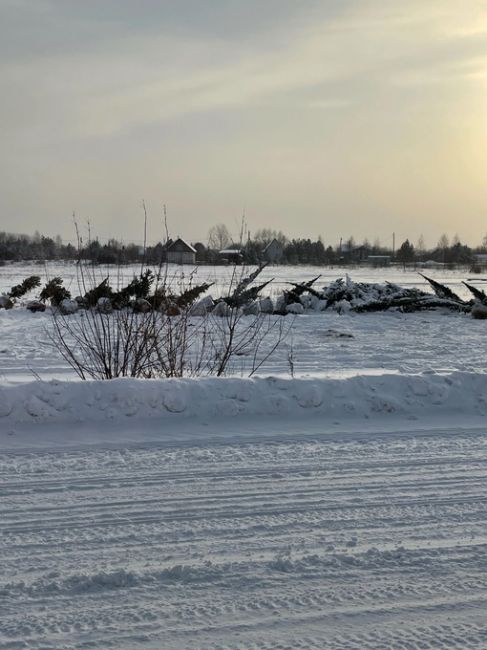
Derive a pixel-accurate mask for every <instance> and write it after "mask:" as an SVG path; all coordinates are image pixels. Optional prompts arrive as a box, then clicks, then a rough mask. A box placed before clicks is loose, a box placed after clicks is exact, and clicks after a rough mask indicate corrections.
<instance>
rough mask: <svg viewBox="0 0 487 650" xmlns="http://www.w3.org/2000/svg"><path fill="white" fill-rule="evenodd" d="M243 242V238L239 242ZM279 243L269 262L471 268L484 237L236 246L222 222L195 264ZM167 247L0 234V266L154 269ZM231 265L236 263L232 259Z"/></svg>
mask: <svg viewBox="0 0 487 650" xmlns="http://www.w3.org/2000/svg"><path fill="white" fill-rule="evenodd" d="M240 239H241V238H240ZM273 241H275V242H277V249H278V252H277V254H276V253H275V251H274V253H275V258H274V259H272V260H271V261H273V262H277V263H280V264H316V265H335V264H336V265H338V264H340V265H341V264H358V263H361V262H365V261H367V260H369V261H370V259H369V258H374V257H376V258H381V257H383V258H389V259H390V261H394V262H398V263H401V264H405V265H406V264H414V263H421V262H426V261H434V262H437V263H441V264H447V265H455V264H463V265H474V264H475V263H476V262H477V261H478V258H477V257H476V255H478V254H479V253H483V254H487V235H486V237H484V240H483V241H482V243H481V244H480V245H479V246H477V247H473V248H472V247H469V246H467V245H466V244H463V243H462V242H461V241H460V240H459V239H458V237H455V238H454V239H453V240H452V241H451V242H450V241H449V240H448V238H447V237H446V235H442V236H441V237H440V239H439V241H438V243H437V245H436V246H435V247H433V248H429V249H428V248H426V246H425V245H424V242H423V240H422V237H420V239H419V241H418V243H417V244H416V246H415V245H413V244H412V243H411V242H410V241H409V240H408V239H406V240H405V241H403V242H402V243H400V244H399V245H398V247H397V248H396V249H393V247H392V246H383V245H381V243H380V242H379V241H378V240H376V241H375V242H374V243H373V244H370V243H369V242H368V241H367V240H365V241H364V242H362V243H356V242H355V240H354V239H353V237H350V238H348V239H347V240H345V241H341V242H340V244H338V245H334V246H332V245H330V244H325V243H324V242H323V241H322V239H321V238H318V239H317V240H312V239H310V238H295V239H288V238H287V237H286V236H285V235H284V234H283V233H282V232H281V231H275V230H270V229H261V230H258V231H256V233H255V235H254V236H253V237H251V236H250V234H247V237H246V239H245V242H244V243H237V244H236V243H234V242H233V241H232V238H231V237H230V234H229V233H228V231H227V229H226V227H225V226H223V225H222V224H220V225H219V226H215V227H213V228H212V229H211V230H210V232H209V237H208V243H207V244H206V245H205V244H203V243H202V242H196V243H193V244H192V245H193V246H194V248H195V250H196V262H197V263H200V264H219V263H225V262H228V258H227V257H225V256H224V255H223V256H222V254H221V251H222V250H225V249H232V250H234V251H235V252H236V253H238V261H240V262H242V263H244V264H257V263H259V262H261V261H264V260H265V259H266V248H267V246H268V245H269V244H270V243H271V242H273ZM166 248H167V244H165V243H163V242H159V243H157V244H156V245H151V246H146V247H145V248H144V247H143V246H140V245H137V244H122V243H121V242H119V241H117V240H116V239H109V240H108V241H107V242H106V243H101V242H100V241H99V240H98V239H93V240H91V241H89V242H87V243H84V244H81V245H79V246H74V245H73V244H71V243H63V241H62V239H61V237H59V236H56V237H54V238H52V237H46V236H44V235H41V234H39V233H35V234H34V235H33V236H30V235H18V234H11V233H6V232H0V263H2V262H5V261H23V260H32V261H52V260H78V259H80V258H81V259H83V260H86V261H90V262H93V263H95V264H129V263H140V262H145V263H147V264H154V265H157V264H159V263H161V262H164V261H165V260H166ZM233 261H235V260H233Z"/></svg>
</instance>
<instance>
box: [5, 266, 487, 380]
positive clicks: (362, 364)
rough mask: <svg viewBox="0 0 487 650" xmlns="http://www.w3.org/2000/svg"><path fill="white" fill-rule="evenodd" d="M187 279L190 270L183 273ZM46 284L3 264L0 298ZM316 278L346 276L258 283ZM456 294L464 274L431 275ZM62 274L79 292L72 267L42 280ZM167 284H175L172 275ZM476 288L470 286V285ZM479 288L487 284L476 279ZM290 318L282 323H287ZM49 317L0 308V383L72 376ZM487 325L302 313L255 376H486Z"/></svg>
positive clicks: (223, 278)
mask: <svg viewBox="0 0 487 650" xmlns="http://www.w3.org/2000/svg"><path fill="white" fill-rule="evenodd" d="M184 268H185V271H186V273H187V274H188V273H189V272H190V270H191V269H189V267H188V269H186V267H184ZM138 271H140V267H130V268H127V269H125V271H124V273H125V275H124V281H127V280H130V278H131V274H132V273H133V272H138ZM108 272H111V273H112V275H113V274H114V273H115V271H114V270H113V269H103V268H102V269H98V270H97V273H99V275H98V279H102V278H103V277H106V275H107V274H108ZM36 273H37V274H40V275H43V273H44V276H43V277H44V278H45V277H46V274H45V269H44V267H43V266H39V265H6V266H4V267H0V292H1V291H2V290H5V289H7V288H9V287H11V286H13V285H14V284H17V283H19V282H20V281H21V280H22V279H23V278H25V277H27V276H28V275H30V274H36ZM320 273H321V274H322V278H320V280H319V281H318V282H317V286H323V285H325V284H327V283H329V282H332V281H333V280H335V279H336V278H337V277H341V276H344V275H345V273H346V270H345V269H337V268H334V269H330V268H316V267H272V268H270V267H268V268H267V269H265V270H264V272H263V274H262V276H263V277H262V281H265V280H266V279H270V278H272V277H275V278H276V279H275V281H274V282H273V283H272V284H271V285H270V286H269V290H270V291H271V292H274V293H277V292H278V291H279V290H280V289H282V288H283V287H286V286H287V285H286V284H285V283H286V282H287V281H291V280H293V281H299V280H302V281H306V280H308V279H310V278H312V277H315V276H317V275H319V274H320ZM356 273H357V275H355V274H354V275H353V276H352V277H353V279H355V280H361V281H371V282H384V281H386V280H388V281H391V282H396V283H398V284H400V285H402V286H417V287H421V288H423V289H424V288H426V285H425V281H424V280H423V279H422V278H421V277H420V276H419V275H418V274H417V273H415V272H412V271H406V272H404V271H401V270H400V269H357V271H356ZM430 274H431V275H432V276H433V277H435V278H436V279H438V280H440V281H443V282H445V283H447V284H448V286H450V287H451V288H453V289H454V290H455V291H456V292H457V293H459V294H460V295H462V296H464V297H468V296H467V294H468V292H467V291H466V289H465V287H463V289H462V286H463V285H462V284H461V281H462V280H465V279H467V277H468V274H465V272H460V271H456V272H453V271H441V272H440V273H436V272H430ZM54 275H60V276H61V277H63V278H65V284H66V286H68V287H70V288H71V291H72V292H73V293H76V292H77V291H78V286H77V280H76V268H75V265H73V264H58V265H50V267H49V269H48V277H53V276H54ZM230 275H231V270H230V269H229V268H228V267H221V266H220V267H200V268H198V269H197V278H198V282H199V281H202V282H203V281H206V280H209V281H215V282H216V287H215V288H213V287H212V289H211V290H210V291H211V292H213V294H214V295H215V294H217V293H218V292H219V291H221V290H222V289H223V287H224V286H226V283H228V281H229V279H230ZM169 276H170V277H176V270H175V269H174V270H173V269H171V270H170V273H169ZM473 283H475V281H473ZM477 286H480V287H482V286H485V283H483V282H481V281H480V280H477ZM290 321H291V317H288V322H290ZM50 327H51V316H50V314H49V313H48V312H46V313H43V314H39V313H37V314H31V313H30V312H28V311H26V310H25V309H13V310H9V311H6V310H3V309H0V381H4V382H5V381H25V380H32V379H33V378H34V377H40V378H41V379H51V378H53V377H56V378H62V377H64V378H66V377H69V376H73V373H72V371H71V370H70V368H69V367H68V366H67V364H66V363H65V362H64V361H63V360H62V358H61V356H60V354H59V352H58V351H57V349H56V347H55V346H53V344H52V341H51V340H50V339H49V336H48V331H49V328H50ZM486 327H487V325H486V322H485V321H475V320H472V319H471V318H470V316H468V315H465V314H457V313H449V312H448V313H438V312H422V313H414V314H401V313H399V312H386V313H372V314H344V315H339V314H337V313H335V312H331V311H330V312H323V313H318V314H307V315H306V316H301V317H298V318H296V319H295V320H294V322H293V325H292V330H291V333H290V335H289V336H288V337H287V339H286V341H285V343H284V345H282V347H281V348H280V349H279V350H278V351H277V353H276V354H274V355H273V356H272V358H270V359H269V360H268V361H267V362H266V363H265V364H264V365H263V366H262V368H261V369H260V372H259V374H261V375H269V374H279V375H289V373H290V372H291V362H292V366H293V371H294V374H295V376H316V375H333V376H349V375H351V374H357V373H360V374H363V373H368V374H370V373H382V372H384V370H386V371H390V372H413V373H414V372H422V371H424V370H437V371H449V370H455V369H456V370H462V371H478V370H481V371H485V370H486V368H487V356H486V355H485V354H484V353H483V345H484V341H485V333H486ZM233 373H234V374H236V375H243V376H246V375H247V374H248V359H245V358H241V359H239V360H238V361H237V363H235V364H234V365H233Z"/></svg>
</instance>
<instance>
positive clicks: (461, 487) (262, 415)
mask: <svg viewBox="0 0 487 650" xmlns="http://www.w3.org/2000/svg"><path fill="white" fill-rule="evenodd" d="M202 270H203V269H199V270H198V273H199V274H201V273H202ZM267 271H268V270H267V269H266V271H265V273H267ZM320 271H321V272H322V273H323V274H324V276H325V277H324V278H323V279H322V280H321V281H320V282H321V283H322V284H326V283H327V282H328V281H332V280H334V279H335V278H336V277H338V276H340V275H341V273H340V272H339V271H338V270H337V269H333V270H330V269H324V270H323V269H320V270H317V269H311V268H306V269H305V268H296V269H292V268H289V267H285V268H284V269H272V273H273V274H275V275H276V274H279V277H278V282H277V284H276V286H279V283H280V285H281V286H284V284H283V283H284V282H285V281H287V280H288V279H289V280H301V279H302V280H307V279H309V278H310V277H313V276H314V275H318V273H319V272H320ZM35 272H36V269H34V268H26V267H25V266H24V267H18V268H17V270H16V271H15V267H14V266H6V267H1V268H0V291H1V290H2V289H5V288H9V287H10V286H12V285H13V284H16V283H18V282H19V281H21V280H22V279H23V278H24V277H26V276H27V275H29V274H32V273H35ZM69 272H71V273H72V275H71V276H70V277H71V278H74V277H75V271H74V269H73V267H72V265H67V266H66V272H65V273H63V272H62V269H61V268H60V267H57V268H56V269H55V270H54V271H53V270H52V269H51V271H50V275H51V276H52V275H61V276H63V277H65V278H67V277H68V275H67V274H68V273H69ZM215 273H218V274H221V273H223V271H221V270H220V269H216V270H215ZM433 275H435V277H436V278H437V279H440V280H442V281H445V282H446V283H447V284H448V285H449V286H451V287H452V288H454V289H455V290H456V291H457V292H458V293H460V289H461V280H462V279H466V276H465V275H463V276H462V275H460V274H450V275H448V277H445V273H442V274H441V276H440V275H438V274H433ZM207 278H208V276H207V275H205V277H202V278H201V279H202V280H206V279H207ZM210 279H211V278H210ZM354 279H356V280H371V281H380V282H383V281H385V280H390V281H394V282H397V283H399V284H403V285H408V286H412V285H414V286H423V284H422V281H421V279H419V280H420V281H418V277H417V276H416V275H414V274H411V273H406V274H403V273H402V272H399V271H394V272H392V271H390V270H383V269H382V270H375V271H371V270H367V271H363V274H362V275H360V276H359V277H357V276H354ZM217 280H218V283H219V284H218V286H219V287H223V286H224V283H225V281H226V280H225V278H224V276H223V275H219V276H218V278H217ZM74 281H75V280H74V279H73V280H72V282H74ZM68 284H69V283H68ZM287 319H288V322H290V323H292V333H291V334H290V336H289V337H288V339H287V340H286V342H285V345H284V346H283V347H282V349H280V350H279V351H278V353H277V354H276V355H275V356H274V357H272V359H270V360H269V361H268V362H267V363H266V364H265V366H263V367H262V368H261V371H260V375H262V376H259V377H255V378H253V379H247V378H246V375H247V374H248V373H247V369H248V365H247V361H246V360H245V358H243V359H242V360H241V361H239V364H238V365H236V366H234V367H233V376H232V377H227V378H223V379H216V378H206V379H201V378H200V379H197V380H189V379H184V380H131V379H123V380H115V381H112V382H79V381H73V375H72V373H71V372H70V371H69V369H68V368H67V366H66V364H65V363H64V362H63V361H62V359H61V358H60V356H59V355H58V353H57V350H56V349H55V347H54V346H53V345H52V343H51V341H50V339H49V336H48V331H49V327H50V325H51V317H50V315H49V314H48V313H45V314H31V313H30V312H28V311H27V310H24V309H12V310H9V311H5V310H0V559H1V564H0V567H1V568H0V649H1V650H4V649H5V650H6V649H7V648H8V649H14V648H32V649H36V650H40V649H41V648H43V649H45V650H47V649H52V650H54V649H55V650H57V649H63V650H64V649H70V648H71V649H73V650H74V649H76V650H78V649H81V648H96V649H103V648H117V649H120V650H132V649H135V648H139V647H140V648H148V649H154V650H155V649H156V648H157V649H160V648H164V649H165V650H166V649H168V650H171V649H177V650H186V649H189V648H195V649H202V650H203V649H210V648H211V649H214V650H216V649H219V650H230V649H235V650H237V649H239V650H244V649H245V650H247V649H254V650H257V649H259V650H277V649H280V650H291V649H293V650H294V649H298V648H305V649H308V648H309V649H313V648H320V649H321V648H330V649H334V648H336V649H341V650H348V649H355V648H356V649H359V648H360V649H362V648H364V649H367V648H370V649H373V650H376V649H378V648H383V649H387V650H395V649H396V648H397V649H399V648H401V649H402V648H408V649H410V650H416V649H420V648H430V649H432V650H433V649H437V648H445V649H447V648H448V649H449V648H458V649H462V650H463V649H464V648H486V647H487V622H486V617H485V611H486V610H487V566H486V563H485V556H486V552H487V480H486V479H487V435H486V415H487V372H486V370H487V368H486V363H487V362H486V355H485V340H486V327H487V321H478V320H473V319H471V318H470V317H469V316H467V315H463V314H458V313H452V312H447V313H444V312H424V313H419V314H401V313H398V312H387V313H380V314H350V313H348V314H342V315H338V314H337V313H316V314H306V315H303V316H298V317H296V318H295V319H294V320H290V317H287ZM291 366H292V368H293V374H294V378H292V377H291ZM39 379H40V380H39Z"/></svg>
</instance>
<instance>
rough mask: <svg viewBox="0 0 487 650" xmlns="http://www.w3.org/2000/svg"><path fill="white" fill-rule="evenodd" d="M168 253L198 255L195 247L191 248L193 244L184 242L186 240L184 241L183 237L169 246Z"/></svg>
mask: <svg viewBox="0 0 487 650" xmlns="http://www.w3.org/2000/svg"><path fill="white" fill-rule="evenodd" d="M167 251H168V252H170V251H174V252H176V251H177V252H178V253H181V252H185V253H186V252H187V253H196V248H193V246H191V244H188V242H187V241H184V239H182V238H181V237H178V238H177V239H175V240H174V241H173V242H171V243H170V244H169V245H168V247H167Z"/></svg>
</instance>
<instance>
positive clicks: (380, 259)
mask: <svg viewBox="0 0 487 650" xmlns="http://www.w3.org/2000/svg"><path fill="white" fill-rule="evenodd" d="M367 262H368V264H370V265H371V266H373V267H374V268H378V267H383V266H389V265H390V263H391V256H390V255H369V256H368V257H367Z"/></svg>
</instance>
